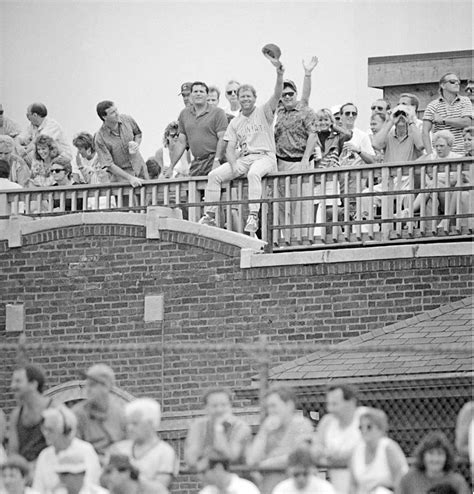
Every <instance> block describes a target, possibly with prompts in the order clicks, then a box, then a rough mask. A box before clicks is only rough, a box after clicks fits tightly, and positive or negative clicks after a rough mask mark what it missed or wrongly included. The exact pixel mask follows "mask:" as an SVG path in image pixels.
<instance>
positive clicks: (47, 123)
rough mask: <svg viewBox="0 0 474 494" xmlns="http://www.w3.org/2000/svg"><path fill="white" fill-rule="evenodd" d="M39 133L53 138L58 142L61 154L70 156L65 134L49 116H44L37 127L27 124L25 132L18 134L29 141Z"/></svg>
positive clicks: (23, 139)
mask: <svg viewBox="0 0 474 494" xmlns="http://www.w3.org/2000/svg"><path fill="white" fill-rule="evenodd" d="M39 135H46V136H49V137H51V138H52V139H54V140H55V141H56V142H57V144H58V147H59V151H60V152H61V154H64V155H65V156H67V157H68V158H69V159H71V158H72V152H71V147H70V146H69V143H68V140H67V138H66V135H65V133H64V131H63V129H62V127H61V126H60V125H59V123H58V122H56V120H54V119H53V118H50V117H44V119H43V121H42V122H41V125H40V126H39V127H35V126H34V125H33V124H29V125H28V127H27V128H26V131H25V133H23V134H22V135H21V136H20V139H21V140H22V141H25V142H31V141H34V140H35V139H36V138H37V137H38V136H39Z"/></svg>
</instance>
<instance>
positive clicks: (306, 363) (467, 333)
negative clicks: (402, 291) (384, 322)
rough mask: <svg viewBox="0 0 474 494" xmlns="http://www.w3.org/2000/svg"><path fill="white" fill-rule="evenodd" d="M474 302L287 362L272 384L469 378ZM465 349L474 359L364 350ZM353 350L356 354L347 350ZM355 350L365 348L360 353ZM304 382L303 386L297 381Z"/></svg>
mask: <svg viewBox="0 0 474 494" xmlns="http://www.w3.org/2000/svg"><path fill="white" fill-rule="evenodd" d="M472 311H473V298H471V297H469V298H466V299H463V300H460V301H458V302H455V303H452V304H448V305H444V306H442V307H439V308H438V309H434V310H431V311H427V312H424V313H422V314H420V315H417V316H415V317H412V318H410V319H406V320H404V321H400V322H397V323H395V324H391V325H390V326H386V327H384V328H382V329H377V330H374V331H371V332H369V333H365V334H363V335H361V336H357V337H354V338H350V339H348V340H346V341H344V342H342V343H340V344H339V345H337V346H340V347H341V349H340V350H335V351H331V352H324V353H322V352H317V353H313V354H310V355H307V356H305V357H302V358H299V359H296V360H293V361H291V362H286V363H284V364H282V365H279V366H278V367H275V368H273V369H271V371H270V376H269V377H270V380H271V381H273V382H275V381H279V382H281V381H285V382H287V383H288V384H293V385H296V384H297V385H309V384H319V383H324V382H327V380H328V379H345V378H347V379H350V378H354V379H356V380H358V381H360V380H361V378H366V380H367V381H373V380H380V379H384V380H385V379H390V380H392V379H394V380H395V379H402V378H405V379H406V378H409V379H412V378H413V379H416V378H424V377H435V376H436V375H437V374H438V375H439V374H443V376H446V375H448V374H449V375H466V374H467V373H470V372H472V369H473V360H472V348H473V328H472ZM445 344H448V345H454V344H455V345H456V346H457V345H463V346H466V347H467V348H470V349H471V354H470V355H467V354H465V353H463V354H460V353H456V352H455V351H452V352H449V353H445V352H439V351H436V348H435V349H433V352H428V353H427V352H425V351H423V352H421V351H413V352H409V353H405V352H404V353H402V352H397V351H396V349H394V350H393V351H384V352H372V351H371V352H369V351H364V349H363V346H364V345H370V346H371V347H373V346H380V347H384V350H386V349H387V348H385V347H387V346H391V345H397V346H399V345H402V346H410V345H417V346H420V345H430V346H435V347H438V348H440V349H441V348H442V347H443V345H445ZM348 347H350V348H351V349H352V351H350V352H349V351H347V348H348ZM354 347H361V351H360V352H354V351H353V349H354ZM296 381H298V382H296Z"/></svg>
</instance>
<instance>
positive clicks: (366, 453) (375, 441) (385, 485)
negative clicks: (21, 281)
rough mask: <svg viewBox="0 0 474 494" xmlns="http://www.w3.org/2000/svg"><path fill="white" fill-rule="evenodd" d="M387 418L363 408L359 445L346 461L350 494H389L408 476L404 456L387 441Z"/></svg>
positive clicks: (391, 442) (380, 413) (381, 412)
mask: <svg viewBox="0 0 474 494" xmlns="http://www.w3.org/2000/svg"><path fill="white" fill-rule="evenodd" d="M387 428H388V420H387V415H386V414H385V412H383V411H382V410H378V409H377V408H367V410H366V411H365V412H364V413H363V414H362V415H361V417H360V424H359V430H360V433H361V436H362V441H361V442H359V443H358V444H357V446H356V448H355V449H354V451H353V453H352V457H351V461H350V475H351V480H350V482H351V483H350V490H349V492H350V493H351V494H391V493H392V492H393V491H394V489H395V487H396V486H397V485H398V484H399V482H400V479H401V478H402V477H403V475H405V474H406V473H407V472H408V462H407V459H406V458H405V455H404V453H403V451H402V449H401V448H400V446H399V445H398V443H396V442H395V441H394V440H393V439H390V438H388V437H387V435H386V434H387Z"/></svg>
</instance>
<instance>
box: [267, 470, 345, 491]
mask: <svg viewBox="0 0 474 494" xmlns="http://www.w3.org/2000/svg"><path fill="white" fill-rule="evenodd" d="M272 494H336V491H335V490H334V487H333V486H332V485H331V484H330V483H329V482H327V481H326V480H323V479H320V478H319V477H316V475H312V476H311V477H310V478H309V482H308V485H307V486H306V487H305V488H304V489H303V490H300V489H297V488H296V485H295V481H294V479H286V480H283V482H280V483H279V484H278V485H277V486H276V487H275V488H274V489H273V491H272Z"/></svg>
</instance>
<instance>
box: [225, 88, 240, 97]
mask: <svg viewBox="0 0 474 494" xmlns="http://www.w3.org/2000/svg"><path fill="white" fill-rule="evenodd" d="M226 94H228V95H229V96H230V95H231V94H237V89H231V90H230V91H226Z"/></svg>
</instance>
